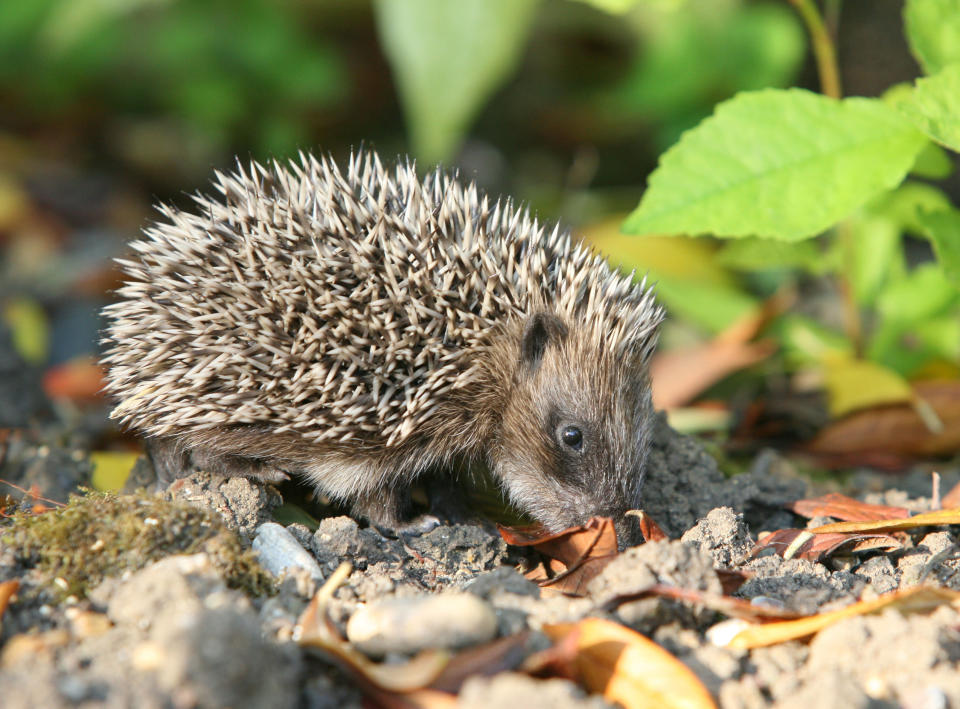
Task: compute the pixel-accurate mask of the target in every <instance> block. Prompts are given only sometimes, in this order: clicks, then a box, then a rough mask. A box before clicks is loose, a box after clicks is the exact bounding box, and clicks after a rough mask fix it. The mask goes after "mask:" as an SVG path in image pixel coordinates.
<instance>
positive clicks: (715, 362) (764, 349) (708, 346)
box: [650, 337, 776, 410]
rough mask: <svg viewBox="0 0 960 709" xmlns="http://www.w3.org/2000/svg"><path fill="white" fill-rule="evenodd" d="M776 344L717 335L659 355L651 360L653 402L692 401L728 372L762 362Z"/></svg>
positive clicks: (666, 406) (669, 404) (662, 404)
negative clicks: (711, 338) (724, 338)
mask: <svg viewBox="0 0 960 709" xmlns="http://www.w3.org/2000/svg"><path fill="white" fill-rule="evenodd" d="M775 351H776V344H775V343H773V342H772V341H769V340H765V341H761V342H731V341H725V340H721V339H719V337H718V338H716V339H714V340H711V341H710V342H706V343H703V344H701V345H695V346H693V347H689V348H683V349H674V350H668V351H666V352H661V353H659V354H657V355H656V356H655V357H654V358H653V361H652V362H651V363H650V381H651V382H652V388H653V405H654V406H655V407H656V408H657V409H665V410H670V409H674V408H676V407H678V406H683V405H684V404H687V403H689V402H690V401H692V400H693V399H694V398H695V397H696V396H697V395H698V394H700V393H702V392H703V391H705V390H706V389H708V388H710V387H711V386H713V385H714V384H716V383H717V382H718V381H720V380H721V379H723V378H724V377H725V376H727V375H728V374H732V373H733V372H738V371H740V370H741V369H745V368H747V367H750V366H752V365H754V364H757V363H758V362H762V361H763V360H765V359H766V358H767V357H769V356H770V355H772V354H773V353H774V352H775Z"/></svg>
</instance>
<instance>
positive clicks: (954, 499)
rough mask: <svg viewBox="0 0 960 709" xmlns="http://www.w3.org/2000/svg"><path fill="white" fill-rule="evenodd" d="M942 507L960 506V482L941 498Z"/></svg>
mask: <svg viewBox="0 0 960 709" xmlns="http://www.w3.org/2000/svg"><path fill="white" fill-rule="evenodd" d="M940 507H943V508H946V509H951V508H953V507H960V482H958V483H957V484H956V485H954V486H953V487H952V488H951V489H950V492H948V493H947V494H946V495H944V496H943V499H942V500H940Z"/></svg>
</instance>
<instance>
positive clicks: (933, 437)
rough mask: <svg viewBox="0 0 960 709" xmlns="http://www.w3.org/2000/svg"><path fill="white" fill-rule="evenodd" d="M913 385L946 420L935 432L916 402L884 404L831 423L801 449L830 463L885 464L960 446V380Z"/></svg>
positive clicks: (948, 451) (946, 452)
mask: <svg viewBox="0 0 960 709" xmlns="http://www.w3.org/2000/svg"><path fill="white" fill-rule="evenodd" d="M913 388H914V390H915V392H916V394H917V398H918V399H919V400H922V401H924V402H925V403H926V404H927V405H929V407H930V408H931V409H932V410H933V411H934V412H935V413H936V416H937V418H938V419H939V420H940V422H941V423H942V424H943V427H942V430H940V431H939V432H932V431H931V430H930V428H929V427H928V424H927V423H926V422H924V420H923V419H921V418H920V415H919V414H918V413H917V412H916V410H915V408H914V407H913V406H911V405H907V404H901V405H896V406H883V407H879V408H876V409H869V410H867V411H859V412H857V413H854V414H851V415H850V416H846V417H845V418H842V419H840V420H839V421H837V422H836V423H834V424H831V425H830V426H827V427H826V428H824V429H823V430H822V431H820V433H819V434H817V436H816V437H815V438H814V439H813V440H812V441H810V442H809V443H807V444H806V445H805V446H804V447H803V449H802V450H803V451H804V452H806V453H808V454H811V455H813V456H815V457H817V458H818V459H819V460H820V461H822V462H827V463H829V464H830V465H850V464H857V463H861V462H866V463H870V464H877V465H880V466H881V467H886V468H889V467H898V466H899V467H902V466H903V465H905V464H906V463H908V462H909V461H910V460H912V459H915V458H919V457H926V456H935V455H949V454H952V453H955V452H956V451H958V450H960V381H957V380H938V381H926V382H916V383H914V385H913Z"/></svg>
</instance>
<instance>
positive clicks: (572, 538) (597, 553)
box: [499, 517, 618, 596]
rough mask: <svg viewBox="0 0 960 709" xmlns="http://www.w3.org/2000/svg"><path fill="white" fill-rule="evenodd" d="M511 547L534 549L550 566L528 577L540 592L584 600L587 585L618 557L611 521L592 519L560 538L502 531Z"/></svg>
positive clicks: (560, 534)
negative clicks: (546, 590)
mask: <svg viewBox="0 0 960 709" xmlns="http://www.w3.org/2000/svg"><path fill="white" fill-rule="evenodd" d="M499 529H500V535H501V536H502V537H503V538H504V540H505V541H506V542H507V543H508V544H513V545H514V546H532V547H533V548H534V549H536V550H537V551H538V552H539V553H541V554H543V555H544V556H546V557H548V559H549V562H548V563H547V564H545V565H544V568H543V569H542V570H541V569H540V568H539V567H538V568H537V569H534V570H532V571H531V572H530V573H528V574H527V578H529V579H531V580H532V581H536V582H537V583H538V584H539V585H540V586H541V588H546V589H550V590H551V591H553V592H556V593H563V594H567V595H573V596H582V595H584V594H585V593H586V585H587V583H588V582H589V581H590V580H591V579H593V578H594V577H595V576H596V575H597V574H599V573H600V572H601V571H602V570H603V567H605V566H606V565H607V564H608V563H610V562H611V561H612V560H613V559H614V558H615V557H616V556H617V554H618V551H617V533H616V531H615V529H614V526H613V520H611V519H610V518H609V517H591V518H590V520H589V521H587V523H586V524H584V525H581V526H579V527H571V528H570V529H565V530H563V531H562V532H558V533H557V534H551V535H547V536H537V533H538V529H539V528H537V527H534V528H506V527H502V526H501V527H500V528H499Z"/></svg>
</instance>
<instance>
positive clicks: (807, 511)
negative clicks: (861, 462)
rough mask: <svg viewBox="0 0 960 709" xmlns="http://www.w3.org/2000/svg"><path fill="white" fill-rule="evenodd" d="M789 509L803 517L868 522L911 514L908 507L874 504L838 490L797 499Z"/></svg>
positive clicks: (900, 517) (901, 517) (788, 506)
mask: <svg viewBox="0 0 960 709" xmlns="http://www.w3.org/2000/svg"><path fill="white" fill-rule="evenodd" d="M787 509H789V510H792V511H793V512H796V513H797V514H798V515H801V516H803V517H833V518H834V519H839V520H843V521H845V522H866V521H869V520H877V519H903V518H905V517H909V516H910V510H908V509H907V508H906V507H891V506H889V505H874V504H871V503H869V502H861V501H860V500H855V499H854V498H852V497H847V496H846V495H841V494H839V493H836V492H831V493H827V494H826V495H823V496H821V497H814V498H811V499H807V500H797V501H796V502H791V503H790V504H789V505H787Z"/></svg>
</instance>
